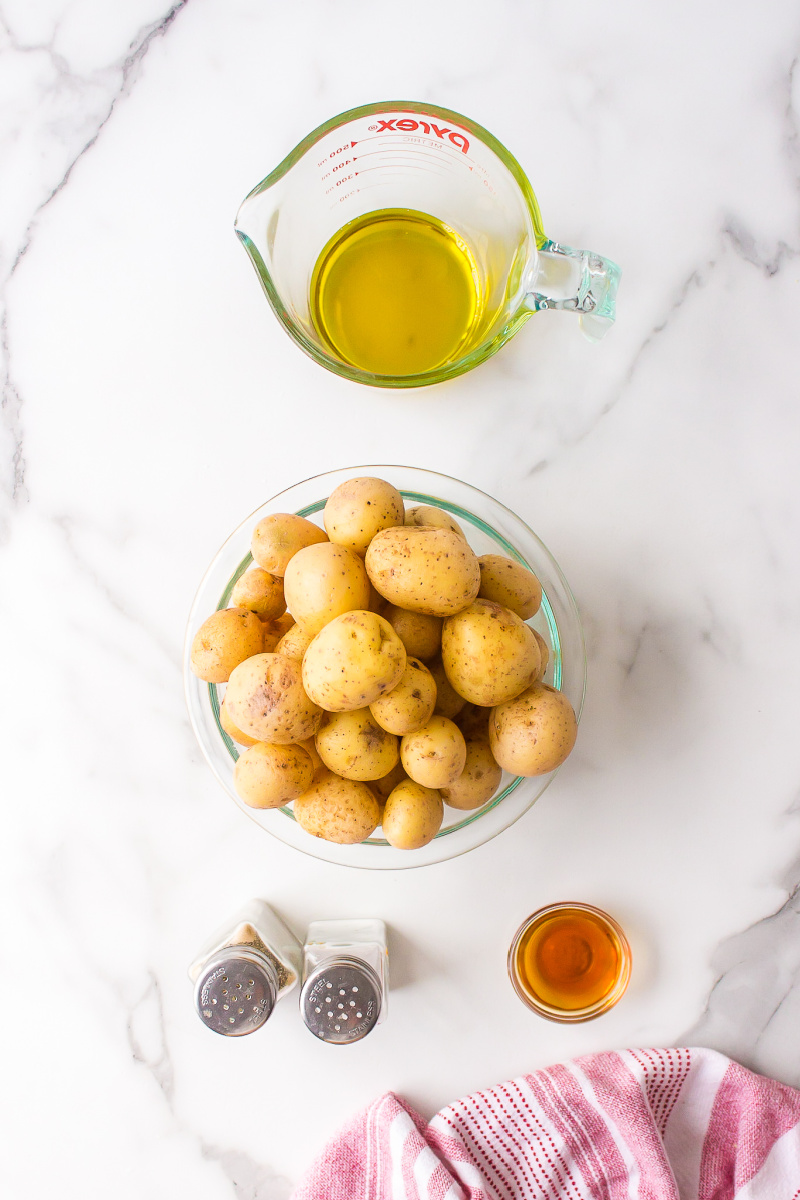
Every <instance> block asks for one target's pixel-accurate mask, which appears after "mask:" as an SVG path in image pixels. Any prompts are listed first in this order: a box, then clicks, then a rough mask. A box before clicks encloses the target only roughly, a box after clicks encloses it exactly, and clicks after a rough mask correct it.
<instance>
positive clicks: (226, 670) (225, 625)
mask: <svg viewBox="0 0 800 1200" xmlns="http://www.w3.org/2000/svg"><path fill="white" fill-rule="evenodd" d="M263 644H264V633H263V628H262V625H261V622H260V621H259V619H258V617H257V616H256V614H255V613H252V612H250V610H249V609H248V608H220V609H218V610H217V612H214V613H212V614H211V616H210V617H208V618H207V619H206V620H205V621H204V622H203V624H202V625H201V626H200V628H199V629H198V631H197V633H196V634H195V635H194V641H193V642H192V651H191V659H190V662H191V668H192V671H193V672H194V674H195V675H197V676H198V678H200V679H204V680H205V681H206V683H225V682H226V680H227V679H228V678H229V676H230V674H231V671H232V670H233V669H234V667H238V665H239V663H241V662H244V660H245V659H246V658H250V656H251V655H253V654H260V653H261V649H262V646H263Z"/></svg>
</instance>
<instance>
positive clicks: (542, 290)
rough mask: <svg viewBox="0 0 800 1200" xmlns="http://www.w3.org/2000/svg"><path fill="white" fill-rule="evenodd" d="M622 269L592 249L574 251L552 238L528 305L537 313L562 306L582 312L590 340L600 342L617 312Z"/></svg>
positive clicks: (543, 250) (541, 253)
mask: <svg viewBox="0 0 800 1200" xmlns="http://www.w3.org/2000/svg"><path fill="white" fill-rule="evenodd" d="M620 274H621V272H620V269H619V267H618V266H617V264H616V263H614V262H612V261H611V259H609V258H601V257H600V255H599V254H593V253H592V251H591V250H573V249H572V247H571V246H562V245H561V243H560V242H551V241H550V240H549V239H548V240H547V241H546V242H545V243H544V245H543V246H542V247H541V248H540V250H539V263H538V270H537V273H536V278H535V280H534V289H535V290H533V291H530V292H528V294H527V296H526V304H527V306H528V308H530V309H532V311H533V312H540V311H541V310H542V309H544V308H559V309H565V310H567V311H569V312H576V313H578V314H579V315H580V319H581V329H582V330H583V332H584V334H585V335H586V337H587V338H588V339H589V341H590V342H599V341H600V338H601V337H603V336H604V335H605V334H606V333H607V332H608V330H609V328H610V327H611V325H613V323H614V318H615V316H616V315H617V303H616V301H617V288H618V287H619V279H620Z"/></svg>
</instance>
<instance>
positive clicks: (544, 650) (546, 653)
mask: <svg viewBox="0 0 800 1200" xmlns="http://www.w3.org/2000/svg"><path fill="white" fill-rule="evenodd" d="M533 636H534V637H535V638H536V645H537V646H538V647H539V657H540V658H541V662H540V664H539V674H538V675H537V676H536V678H537V679H544V673H545V671H546V670H547V666H548V663H549V662H550V647H549V646H548V644H547V642H546V641H545V640H544V638H543V637H542V635H541V634H540V633H537V632H536V630H535V629H534V631H533Z"/></svg>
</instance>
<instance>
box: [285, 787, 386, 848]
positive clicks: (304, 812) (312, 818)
mask: <svg viewBox="0 0 800 1200" xmlns="http://www.w3.org/2000/svg"><path fill="white" fill-rule="evenodd" d="M380 815H381V810H380V805H379V804H378V801H377V800H376V799H375V796H374V795H373V793H372V790H371V788H370V787H369V786H368V785H367V784H366V783H359V782H358V781H357V780H355V779H340V778H339V776H338V775H334V774H333V773H332V772H328V773H327V774H326V775H325V776H324V777H323V778H322V779H320V780H319V782H317V783H312V785H311V787H310V788H309V789H308V790H307V791H305V792H303V794H302V796H298V797H297V799H296V800H295V802H294V817H295V820H296V821H297V824H298V825H299V826H300V827H301V828H302V829H305V831H306V833H310V834H312V835H313V836H314V837H318V838H324V839H325V841H326V842H338V843H339V844H340V845H352V844H353V843H354V842H363V841H364V838H368V837H369V835H370V834H371V833H372V832H373V830H374V829H376V828H377V825H378V822H379V820H380Z"/></svg>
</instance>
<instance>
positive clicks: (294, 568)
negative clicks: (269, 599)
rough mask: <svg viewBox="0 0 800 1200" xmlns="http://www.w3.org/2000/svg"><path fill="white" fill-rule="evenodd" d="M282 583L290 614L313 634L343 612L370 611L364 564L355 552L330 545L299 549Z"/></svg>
mask: <svg viewBox="0 0 800 1200" xmlns="http://www.w3.org/2000/svg"><path fill="white" fill-rule="evenodd" d="M283 584H284V590H285V593H286V604H287V606H288V608H289V611H290V612H291V613H292V615H293V616H294V619H295V620H296V621H297V622H298V624H300V625H304V626H305V628H306V629H309V630H311V632H312V633H319V631H320V629H322V628H323V627H324V626H325V625H327V624H328V622H329V621H332V620H333V619H334V618H335V617H340V616H341V615H342V613H346V612H352V611H354V610H355V609H365V608H367V606H368V605H369V601H370V588H369V580H368V579H367V573H366V571H365V570H364V564H363V562H362V561H361V559H360V558H359V557H358V555H357V554H356V553H355V552H354V551H353V550H348V549H347V547H346V546H334V545H333V544H332V543H331V542H322V543H320V544H319V545H316V546H306V547H305V549H303V550H298V552H297V554H295V556H294V558H293V559H292V560H291V562H290V563H289V565H288V567H287V568H286V575H285V576H284V580H283Z"/></svg>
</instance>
